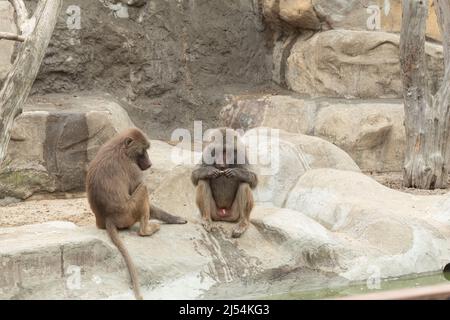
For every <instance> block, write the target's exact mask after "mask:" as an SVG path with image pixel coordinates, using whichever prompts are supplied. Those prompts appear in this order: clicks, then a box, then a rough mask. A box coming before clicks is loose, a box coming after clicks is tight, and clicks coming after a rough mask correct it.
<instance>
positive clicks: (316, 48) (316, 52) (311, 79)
mask: <svg viewBox="0 0 450 320" xmlns="http://www.w3.org/2000/svg"><path fill="white" fill-rule="evenodd" d="M399 41H400V37H399V35H396V34H391V33H386V32H370V31H347V30H339V31H338V30H331V31H327V32H321V33H318V34H316V35H315V36H314V37H312V38H310V39H309V40H307V41H297V43H296V44H295V45H294V46H293V47H292V50H291V55H290V56H289V58H288V59H287V65H286V74H285V78H286V84H287V86H288V88H290V89H292V90H293V91H296V92H298V93H301V94H305V95H310V96H312V97H320V96H327V97H340V98H361V99H372V98H373V99H379V98H401V97H402V83H401V78H400V62H399ZM426 53H427V59H428V70H429V72H428V73H429V76H428V82H429V85H430V87H431V88H434V89H437V88H438V87H439V85H440V81H441V80H440V79H442V75H443V60H442V59H443V54H442V46H440V45H436V44H432V43H427V45H426Z"/></svg>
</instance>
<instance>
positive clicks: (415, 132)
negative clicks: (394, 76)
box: [400, 0, 450, 189]
mask: <svg viewBox="0 0 450 320" xmlns="http://www.w3.org/2000/svg"><path fill="white" fill-rule="evenodd" d="M435 7H436V12H437V15H438V20H439V23H440V26H441V31H442V35H443V36H442V37H443V39H444V41H443V42H444V43H443V45H444V60H445V75H444V80H443V83H442V85H441V87H440V89H439V90H438V92H437V93H436V95H434V96H433V95H432V94H431V92H430V89H429V88H428V84H427V76H426V72H427V65H426V55H425V40H426V39H425V32H426V22H427V17H428V0H408V1H403V19H402V30H401V40H400V63H401V75H402V80H403V95H404V100H405V130H406V154H405V163H404V168H403V184H404V185H405V186H406V187H413V188H420V189H435V188H446V187H447V177H448V166H447V162H448V150H449V142H448V140H449V116H450V108H449V101H450V100H449V98H450V63H449V58H450V56H449V53H450V50H449V48H450V44H449V43H450V39H449V35H450V34H449V33H448V31H450V23H449V22H450V4H449V2H448V0H435Z"/></svg>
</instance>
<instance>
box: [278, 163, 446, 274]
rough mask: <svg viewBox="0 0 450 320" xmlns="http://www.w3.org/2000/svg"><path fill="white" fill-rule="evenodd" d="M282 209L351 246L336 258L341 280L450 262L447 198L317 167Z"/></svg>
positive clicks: (433, 267) (431, 267) (427, 269)
mask: <svg viewBox="0 0 450 320" xmlns="http://www.w3.org/2000/svg"><path fill="white" fill-rule="evenodd" d="M380 199H382V201H380ZM286 208H289V209H291V210H298V211H301V212H302V213H304V214H305V215H306V216H308V217H310V218H312V219H313V220H314V221H316V222H318V223H319V224H320V225H322V226H323V227H324V228H326V229H327V230H328V231H330V232H332V234H335V235H337V236H338V238H339V239H340V240H341V243H342V241H343V242H346V241H349V242H350V243H352V244H351V245H350V246H351V247H352V253H350V255H349V256H346V257H344V256H343V255H339V256H340V258H341V259H342V258H343V259H342V260H341V264H340V266H341V267H342V268H343V269H342V272H341V273H340V274H341V275H342V276H344V277H346V278H351V279H366V278H367V276H368V272H370V271H369V270H371V269H372V270H373V268H372V267H375V268H376V269H378V270H379V273H380V275H381V277H385V276H387V275H389V276H390V277H395V276H400V275H405V274H413V273H420V272H431V271H437V270H440V269H441V268H442V267H443V266H444V265H445V264H446V263H448V261H449V259H450V241H449V234H450V233H449V231H450V226H449V223H448V222H449V221H450V207H449V201H448V195H445V196H414V195H411V194H406V193H402V192H399V191H395V190H392V189H389V188H386V187H384V186H382V185H380V184H379V183H377V182H375V181H374V180H372V179H371V178H369V177H367V176H365V175H363V174H359V173H354V172H349V171H339V170H334V169H318V170H311V171H309V172H307V173H306V174H304V175H303V176H302V177H301V178H300V179H299V181H298V183H297V185H296V186H295V187H294V188H293V189H292V191H291V193H290V195H289V197H288V199H287V201H286ZM346 239H347V240H346ZM363 252H364V253H363ZM345 260H346V261H345Z"/></svg>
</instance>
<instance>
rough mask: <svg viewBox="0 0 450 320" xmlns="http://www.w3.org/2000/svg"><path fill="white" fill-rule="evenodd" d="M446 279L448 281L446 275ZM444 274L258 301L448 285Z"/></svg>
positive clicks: (324, 289)
mask: <svg viewBox="0 0 450 320" xmlns="http://www.w3.org/2000/svg"><path fill="white" fill-rule="evenodd" d="M446 277H447V278H448V279H450V277H449V276H448V274H446ZM446 277H445V276H444V273H442V272H439V273H432V274H429V273H428V274H419V275H414V276H407V277H401V278H395V279H387V280H382V281H381V283H380V284H379V289H369V287H368V286H367V283H366V282H359V283H354V284H351V285H348V286H338V287H332V288H323V289H319V290H305V291H297V292H289V293H285V294H278V295H270V296H263V297H260V299H268V300H313V299H332V298H338V297H347V296H354V295H361V294H366V293H375V292H381V291H388V290H398V289H405V288H419V287H426V286H432V285H436V284H443V283H449V280H447V279H446Z"/></svg>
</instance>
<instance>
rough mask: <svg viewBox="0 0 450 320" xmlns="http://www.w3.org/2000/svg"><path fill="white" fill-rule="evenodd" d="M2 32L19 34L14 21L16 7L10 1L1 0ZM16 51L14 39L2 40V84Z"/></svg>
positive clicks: (0, 47)
mask: <svg viewBox="0 0 450 320" xmlns="http://www.w3.org/2000/svg"><path fill="white" fill-rule="evenodd" d="M0 32H9V33H14V34H17V26H16V24H15V22H14V8H13V6H12V5H11V4H10V3H9V1H0ZM13 51H14V41H8V40H0V85H1V84H2V82H3V81H4V80H5V77H6V75H7V74H8V72H9V70H10V69H11V56H12V54H13Z"/></svg>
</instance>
